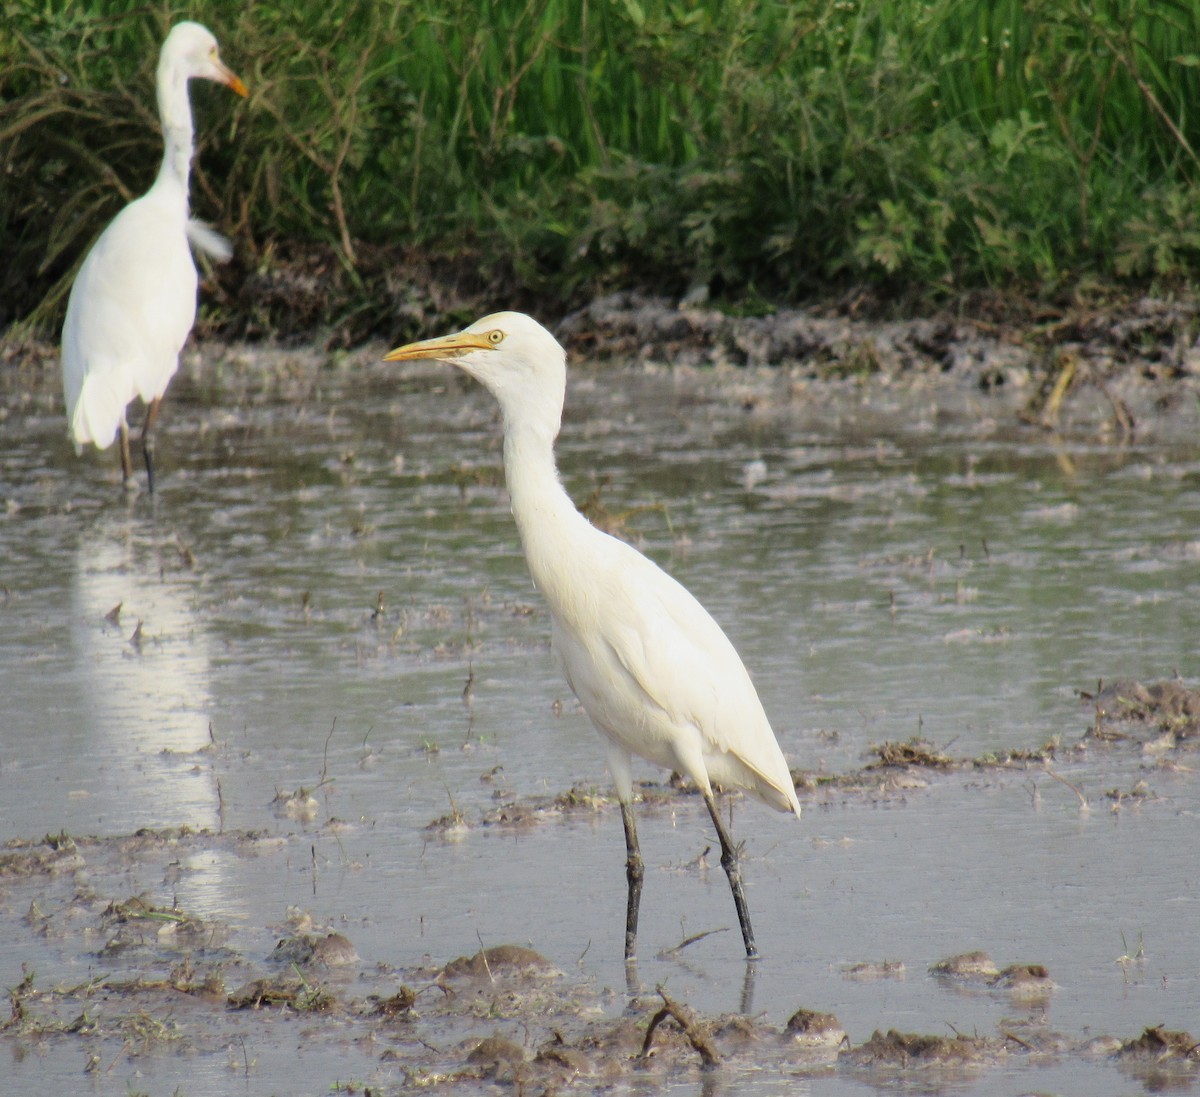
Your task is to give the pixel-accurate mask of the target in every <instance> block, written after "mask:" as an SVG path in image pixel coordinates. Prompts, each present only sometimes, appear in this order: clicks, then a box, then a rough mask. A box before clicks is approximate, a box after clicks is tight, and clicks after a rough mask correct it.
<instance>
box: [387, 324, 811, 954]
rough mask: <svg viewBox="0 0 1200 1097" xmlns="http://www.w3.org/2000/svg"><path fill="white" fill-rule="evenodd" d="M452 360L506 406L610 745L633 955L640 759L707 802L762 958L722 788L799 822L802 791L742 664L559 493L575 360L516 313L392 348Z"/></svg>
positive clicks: (564, 657)
mask: <svg viewBox="0 0 1200 1097" xmlns="http://www.w3.org/2000/svg"><path fill="white" fill-rule="evenodd" d="M418 358H432V359H437V360H440V361H444V362H450V363H452V364H453V365H455V366H458V367H459V369H461V370H463V371H464V372H465V373H468V374H470V376H472V377H474V378H475V379H476V380H477V381H479V382H481V383H482V384H483V385H484V387H486V388H487V389H488V390H489V391H490V392H491V393H492V395H493V396H495V398H496V399H497V401H499V404H500V410H501V412H502V415H503V420H504V473H505V478H506V480H507V482H508V490H509V494H510V496H511V499H512V513H513V517H514V518H515V519H516V522H517V528H518V529H519V531H520V535H521V544H522V546H523V548H524V550H525V559H526V560H527V561H528V564H529V571H530V574H531V575H532V577H533V581H534V584H535V585H536V586H537V588H538V589H539V590H540V591H541V592H542V595H543V596H544V597H545V599H546V602H547V604H548V606H549V608H550V617H551V620H552V622H553V645H554V649H555V651H556V652H557V654H558V658H559V661H560V662H561V664H562V668H563V671H564V673H565V674H566V678H567V681H568V683H569V684H570V686H571V688H572V690H574V692H575V695H576V696H577V697H578V698H579V700H580V702H581V703H582V705H583V707H584V709H585V710H586V711H587V714H588V716H590V717H591V720H592V722H593V723H594V724H595V725H596V728H597V729H598V730H599V731H600V733H601V734H602V735H603V737H604V739H605V742H606V744H607V747H608V765H609V769H610V770H611V772H612V776H613V782H614V784H615V785H616V789H617V796H618V798H619V800H620V802H621V818H622V820H623V821H624V824H625V842H626V848H627V851H628V860H627V861H626V877H627V880H628V884H629V893H628V905H627V908H626V922H625V956H626V959H632V958H633V956H634V953H635V949H636V942H637V920H638V905H639V901H640V898H641V886H642V877H643V866H642V858H641V853H640V851H639V849H638V840H637V831H636V829H635V827H634V819H633V810H632V807H631V805H632V802H633V769H632V761H633V759H632V756H633V755H635V754H636V755H639V756H640V757H642V758H645V759H647V760H648V761H650V762H653V763H655V764H657V765H660V766H664V767H666V768H668V769H672V770H675V771H677V772H679V773H682V774H683V775H684V776H686V777H687V778H689V779H690V780H691V781H693V782H694V783H695V784H696V786H697V787H698V788H699V789H700V792H701V794H702V795H703V797H704V803H705V805H706V806H707V808H708V813H709V815H710V816H711V817H712V821H713V825H714V826H715V827H716V829H717V837H718V839H719V840H720V843H721V864H722V866H723V867H724V869H725V872H726V874H727V876H728V877H729V885H730V888H731V890H732V891H733V899H734V903H735V905H736V907H737V913H738V920H739V921H740V923H741V928H742V937H743V940H744V941H745V945H746V955H747V957H748V958H750V959H754V958H756V957H757V955H758V953H757V950H756V948H755V943H754V933H753V930H752V929H751V927H750V914H749V911H748V909H747V906H746V897H745V893H744V891H743V889H742V881H741V873H740V870H739V867H738V851H737V847H735V846H734V844H733V842H732V841H731V840H730V837H729V833H728V831H727V830H726V827H725V825H724V823H723V822H722V820H721V816H720V814H719V812H718V810H717V805H716V803H715V801H714V799H713V790H712V786H713V784H717V785H720V786H721V787H723V788H727V789H731V788H741V789H745V790H746V791H748V792H750V793H752V794H754V795H755V796H757V797H758V798H759V799H760V800H763V801H764V802H765V803H767V804H769V805H770V806H771V807H774V808H778V809H779V810H781V811H790V812H794V813H795V814H796V815H799V814H800V804H799V802H798V801H797V799H796V790H795V785H794V784H793V781H792V777H791V774H790V772H789V771H788V767H787V762H786V761H785V760H784V757H783V752H782V751H781V750H780V749H779V744H778V742H776V739H775V735H774V733H773V732H772V730H771V725H770V724H769V723H768V721H767V717H766V714H765V713H764V712H763V708H762V704H761V703H760V702H759V699H758V694H757V692H756V691H755V689H754V685H753V684H752V683H751V681H750V676H749V674H747V672H746V668H745V667H744V666H743V664H742V661H741V659H740V658H739V657H738V654H737V652H736V651H735V650H734V647H733V645H732V644H731V643H730V642H729V639H728V638H727V637H726V635H725V633H724V632H722V631H721V628H720V626H719V625H718V624H717V623H716V622H715V621H714V620H713V619H712V617H710V616H709V615H708V613H707V611H706V610H705V609H704V607H703V606H701V605H700V603H699V602H698V601H696V599H695V598H694V597H693V596H692V595H691V594H690V593H689V592H688V591H687V590H686V589H685V588H684V587H683V586H681V585H680V584H679V583H678V582H676V581H675V580H674V579H673V578H671V576H669V575H667V573H666V572H664V571H663V570H662V569H661V568H659V567H658V565H657V564H655V563H653V562H652V561H651V560H649V559H647V558H646V557H645V556H643V555H642V554H641V553H640V552H638V551H637V550H636V549H634V548H631V547H630V546H629V545H627V544H626V543H625V542H624V541H619V540H617V539H616V538H615V537H610V536H609V535H608V534H606V533H603V532H601V531H600V530H598V529H596V528H595V527H594V526H592V525H591V523H590V522H588V520H587V519H586V518H584V516H583V515H582V514H580V513H579V511H578V510H576V509H575V506H574V504H573V503H572V502H571V499H570V497H569V496H568V495H567V493H566V491H565V490H564V488H563V486H562V484H561V483H560V482H559V478H558V470H557V468H556V467H555V463H554V441H555V438H556V437H557V436H558V430H559V426H560V424H561V420H562V407H563V398H564V395H565V392H566V355H565V354H564V352H563V349H562V347H560V346H559V345H558V343H557V342H556V341H555V339H554V337H553V336H552V335H551V334H550V333H549V332H548V331H546V329H545V328H543V327H542V326H541V325H540V324H538V323H537V322H536V321H535V320H532V319H530V318H529V317H528V316H524V315H522V314H520V313H513V312H502V313H497V314H496V315H494V316H486V317H484V318H483V319H482V320H478V321H476V322H475V323H474V324H472V325H471V326H470V327H468V328H466V329H465V330H464V331H461V332H459V333H457V334H455V335H447V336H444V337H442V338H439V339H429V340H426V341H424V342H420V343H412V344H409V345H407V346H403V347H400V348H399V349H397V350H393V351H392V352H391V353H390V354H388V355H387V356H386V360H387V361H389V362H395V361H404V360H411V359H418Z"/></svg>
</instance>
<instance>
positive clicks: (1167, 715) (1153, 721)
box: [1079, 678, 1200, 753]
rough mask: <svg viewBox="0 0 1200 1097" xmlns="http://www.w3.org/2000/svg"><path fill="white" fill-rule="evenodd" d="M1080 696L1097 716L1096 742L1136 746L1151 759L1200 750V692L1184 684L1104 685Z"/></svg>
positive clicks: (1125, 682) (1093, 731)
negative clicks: (1153, 755)
mask: <svg viewBox="0 0 1200 1097" xmlns="http://www.w3.org/2000/svg"><path fill="white" fill-rule="evenodd" d="M1079 696H1080V697H1081V698H1082V700H1083V701H1085V702H1086V703H1087V704H1088V705H1090V706H1091V707H1092V710H1093V712H1094V722H1093V724H1092V727H1091V728H1090V729H1089V730H1088V738H1090V739H1093V740H1100V741H1102V742H1122V741H1130V742H1133V743H1137V744H1140V745H1141V747H1142V750H1143V752H1145V753H1162V752H1166V751H1170V750H1174V749H1176V748H1178V747H1185V746H1186V747H1189V748H1193V749H1194V748H1195V747H1196V746H1197V745H1198V744H1200V690H1195V689H1189V688H1188V687H1187V685H1185V684H1184V683H1183V682H1182V681H1181V680H1179V679H1178V678H1168V679H1164V680H1163V681H1159V682H1151V683H1149V684H1144V683H1142V682H1136V681H1132V680H1120V681H1117V682H1113V683H1112V684H1110V685H1107V686H1106V685H1104V683H1100V685H1099V687H1098V688H1097V690H1096V692H1095V693H1087V692H1084V691H1081V692H1080V695H1079Z"/></svg>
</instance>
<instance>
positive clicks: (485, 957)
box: [475, 930, 496, 984]
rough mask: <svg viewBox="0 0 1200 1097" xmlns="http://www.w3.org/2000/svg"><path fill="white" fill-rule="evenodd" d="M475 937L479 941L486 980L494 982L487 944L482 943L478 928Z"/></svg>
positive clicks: (494, 977)
mask: <svg viewBox="0 0 1200 1097" xmlns="http://www.w3.org/2000/svg"><path fill="white" fill-rule="evenodd" d="M475 939H476V940H477V941H478V942H479V955H480V956H481V957H482V959H483V970H484V971H486V972H487V977H488V982H489V983H492V984H495V982H496V976H494V975H493V974H492V965H491V964H489V963H488V954H487V945H485V944H484V943H483V937H482V936H480V933H479V930H476V931H475Z"/></svg>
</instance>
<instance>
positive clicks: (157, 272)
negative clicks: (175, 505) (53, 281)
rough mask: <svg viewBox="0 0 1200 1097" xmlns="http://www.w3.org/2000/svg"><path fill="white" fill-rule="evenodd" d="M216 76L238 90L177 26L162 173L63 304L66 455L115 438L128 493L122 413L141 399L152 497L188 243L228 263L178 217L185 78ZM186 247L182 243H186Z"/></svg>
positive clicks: (181, 318)
mask: <svg viewBox="0 0 1200 1097" xmlns="http://www.w3.org/2000/svg"><path fill="white" fill-rule="evenodd" d="M192 77H200V78H201V79H204V80H215V81H216V82H217V83H219V84H224V85H226V86H227V87H229V88H231V89H232V90H233V91H235V92H237V94H238V95H243V96H244V95H245V94H246V86H245V84H243V83H242V82H241V80H239V79H238V78H237V77H236V76H235V75H234V74H233V73H232V72H231V71H230V70H229V69H228V68H226V66H225V65H224V64H223V63H222V62H221V59H220V57H219V56H218V54H217V40H216V39H215V38H214V37H213V36H212V34H211V32H210V31H208V30H207V29H206V28H205V27H202V26H201V25H200V24H199V23H178V24H176V26H174V27H173V28H172V29H171V32H170V34H168V35H167V37H166V41H164V42H163V47H162V53H161V55H160V57H159V62H158V74H157V81H158V113H159V117H160V118H161V120H162V129H163V142H164V144H165V146H166V147H165V152H164V154H163V162H162V167H161V168H160V169H159V173H158V178H157V179H155V181H154V185H153V186H152V187H151V188H150V189H149V190H148V191H147V192H146V193H145V194H144V195H143V196H142V197H141V198H138V199H136V200H134V201H133V202H130V203H129V205H127V206H126V207H125V208H124V209H123V210H121V212H120V213H118V214H117V216H116V217H115V218H113V220H112V222H111V223H110V224H109V225H108V227H107V228H106V229H105V230H104V232H102V233H101V234H100V237H99V239H98V240H97V241H96V243H95V244H94V245H92V250H91V251H90V252H88V254H87V258H85V259H84V261H83V264H82V266H80V268H79V274H78V275H77V276H76V278H75V284H74V285H73V286H72V287H71V297H70V300H69V301H68V302H67V317H66V320H65V322H64V323H63V331H62V368H63V394H64V396H65V397H66V403H67V421H68V423H69V428H70V433H71V437H72V438H73V439H74V442H75V446H76V449H82V447H83V446H84V444H86V443H88V442H92V443H94V444H95V446H96V448H97V449H106V448H107V447H108V446H110V445H112V441H113V438H114V436H116V435H117V434H118V433H119V434H120V438H121V471H122V473H123V474H124V479H125V486H126V487H130V486H131V477H132V475H133V466H132V463H131V461H130V458H129V426H128V423H127V421H126V418H125V409H126V407H127V406H128V404H129V403H130V402H131V401H132V400H133V398H134V397H135V396H140V397H141V398H142V400H144V401H145V402H146V405H147V408H146V421H145V425H144V426H143V428H142V454H143V456H144V457H145V459H146V477H147V481H148V485H149V488H150V490H151V491H153V490H154V457H153V454H154V424H155V421H156V420H157V418H158V408H159V404H160V403H161V402H162V397H163V393H165V392H166V390H167V385H168V383H169V382H170V380H171V378H172V377H173V376H174V375H175V371H176V369H178V367H179V352H180V351H181V350H182V349H183V344H184V341H185V340H186V339H187V337H188V333H189V332H190V331H191V330H192V324H193V323H194V322H195V319H196V285H197V278H196V264H195V263H194V262H193V260H192V253H191V247H190V245H194V246H195V247H197V248H198V249H200V250H201V251H204V252H207V253H208V254H210V255H212V256H213V257H214V258H217V259H228V258H229V255H230V250H229V244H228V241H226V240H225V239H224V238H223V237H221V236H219V235H218V234H217V233H215V232H213V231H212V230H211V229H209V228H208V227H207V226H206V225H203V224H201V223H200V222H198V221H190V220H189V219H188V175H189V173H190V171H191V165H192V153H193V147H192V108H191V103H190V102H189V101H188V90H187V82H188V80H189V79H191V78H192ZM189 242H190V245H189Z"/></svg>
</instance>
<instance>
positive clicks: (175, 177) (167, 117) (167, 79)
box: [156, 65, 194, 206]
mask: <svg viewBox="0 0 1200 1097" xmlns="http://www.w3.org/2000/svg"><path fill="white" fill-rule="evenodd" d="M158 116H159V118H160V119H161V120H162V129H163V143H164V145H165V149H164V151H163V162H162V168H161V169H160V170H159V173H158V183H157V184H156V185H158V186H164V185H166V186H172V187H178V188H179V189H180V190H182V192H183V195H184V204H185V206H186V203H187V190H188V175H189V173H190V172H191V169H192V153H193V151H194V149H193V137H194V132H193V129H192V105H191V103H190V102H189V101H188V87H187V77H186V76H185V75H183V73H182V72H180V71H179V69H178V68H177V67H174V68H170V67H166V66H161V65H160V66H159V72H158Z"/></svg>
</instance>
